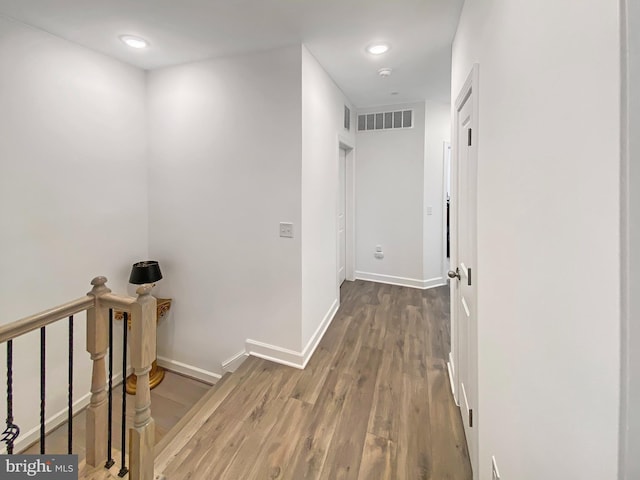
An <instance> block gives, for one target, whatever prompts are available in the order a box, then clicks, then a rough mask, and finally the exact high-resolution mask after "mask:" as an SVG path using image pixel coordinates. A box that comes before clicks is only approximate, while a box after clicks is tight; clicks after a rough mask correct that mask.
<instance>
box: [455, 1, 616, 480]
mask: <svg viewBox="0 0 640 480" xmlns="http://www.w3.org/2000/svg"><path fill="white" fill-rule="evenodd" d="M619 48H620V44H619V28H618V5H617V2H611V1H609V0H594V1H591V2H556V1H551V0H540V1H536V2H531V1H529V0H492V1H490V0H485V1H467V2H466V3H465V6H464V9H463V12H462V16H461V19H460V25H459V27H458V32H457V35H456V38H455V41H454V45H453V63H452V68H453V73H452V98H453V99H455V97H456V95H457V94H458V92H459V91H460V88H461V86H462V84H463V82H464V81H465V79H466V77H467V75H468V74H469V72H470V71H471V68H472V65H473V63H474V62H479V64H480V89H479V95H480V97H479V102H480V111H479V132H478V135H479V138H478V155H479V157H478V168H479V171H478V265H477V271H478V275H477V279H478V323H479V325H478V329H479V342H478V346H479V359H478V369H479V388H480V392H479V407H478V428H479V429H480V430H479V436H480V449H479V462H480V464H479V473H480V476H479V478H480V479H482V480H488V479H489V478H490V463H491V456H492V455H495V456H496V459H497V462H498V466H499V468H500V473H501V474H502V477H503V478H505V479H515V478H517V479H520V480H538V479H542V478H554V479H556V478H557V479H560V478H576V479H578V478H579V479H581V480H591V479H593V480H595V479H604V478H607V479H613V478H616V475H617V454H618V411H619V408H618V403H619V386H620V385H619V384H620V382H619V368H620V359H619V355H620V345H619V330H620V307H619V298H620V282H619V272H620V267H619V254H620V248H619V243H620V237H619V231H620V230H619V227H620V225H619V220H618V217H619V195H620V187H619V174H620V168H619V159H620V146H619V131H620V129H619V125H620V108H619V83H620V73H619V72H620V68H619V57H620V54H619Z"/></svg>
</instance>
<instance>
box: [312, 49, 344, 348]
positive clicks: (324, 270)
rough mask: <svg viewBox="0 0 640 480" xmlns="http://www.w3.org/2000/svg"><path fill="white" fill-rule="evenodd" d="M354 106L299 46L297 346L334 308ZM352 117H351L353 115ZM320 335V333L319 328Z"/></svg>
mask: <svg viewBox="0 0 640 480" xmlns="http://www.w3.org/2000/svg"><path fill="white" fill-rule="evenodd" d="M345 105H347V106H348V107H349V108H350V109H351V111H352V112H353V108H352V106H351V104H350V102H349V101H348V99H347V98H346V97H345V96H344V94H343V93H342V92H341V91H340V89H339V88H338V87H337V86H336V84H335V83H334V82H333V80H332V79H331V77H329V75H327V73H326V72H325V71H324V69H323V68H322V66H321V65H320V64H319V63H318V61H317V60H316V59H315V58H314V57H313V55H311V53H310V52H309V51H308V50H307V49H306V47H304V46H302V347H303V349H304V348H306V347H307V345H308V343H309V341H314V340H317V338H316V337H315V336H314V333H316V332H317V329H318V328H319V327H321V326H324V325H323V320H327V321H328V320H329V319H330V316H331V314H332V312H334V310H335V308H337V302H338V295H339V292H338V283H337V274H336V272H337V257H338V253H337V247H338V244H337V237H338V233H337V223H336V222H337V208H338V207H337V198H338V153H339V150H338V148H339V135H340V136H341V138H342V139H343V140H344V141H346V142H348V143H349V144H350V145H351V146H354V144H355V138H354V137H355V135H354V133H353V132H354V130H355V122H354V121H353V120H352V122H351V131H347V130H345V129H344V106H345ZM354 118H355V117H354ZM318 333H321V332H318Z"/></svg>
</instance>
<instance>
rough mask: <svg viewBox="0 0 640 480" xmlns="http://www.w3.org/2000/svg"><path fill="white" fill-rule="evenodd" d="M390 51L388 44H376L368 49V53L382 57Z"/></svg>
mask: <svg viewBox="0 0 640 480" xmlns="http://www.w3.org/2000/svg"><path fill="white" fill-rule="evenodd" d="M388 51H389V45H388V44H386V43H374V44H373V45H369V46H368V47H367V52H369V53H370V54H371V55H382V54H383V53H386V52H388Z"/></svg>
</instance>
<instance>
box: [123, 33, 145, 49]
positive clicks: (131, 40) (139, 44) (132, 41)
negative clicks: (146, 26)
mask: <svg viewBox="0 0 640 480" xmlns="http://www.w3.org/2000/svg"><path fill="white" fill-rule="evenodd" d="M120 40H122V41H123V42H124V43H125V44H126V45H128V46H130V47H131V48H147V47H148V46H149V42H147V41H146V40H145V39H144V38H140V37H134V36H133V35H120Z"/></svg>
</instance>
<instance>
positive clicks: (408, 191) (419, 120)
mask: <svg viewBox="0 0 640 480" xmlns="http://www.w3.org/2000/svg"><path fill="white" fill-rule="evenodd" d="M407 109H413V111H414V113H413V128H409V129H397V130H393V129H391V130H373V131H362V132H358V135H357V144H358V161H357V163H356V276H357V277H358V278H363V279H368V280H374V281H381V282H387V283H397V284H400V285H407V286H413V287H419V288H426V287H431V286H435V285H441V284H442V283H443V278H442V261H443V258H442V255H443V253H442V215H443V211H442V209H443V202H442V188H443V178H442V176H443V165H442V163H443V155H442V144H443V141H445V140H448V139H449V136H450V134H449V131H450V124H449V116H450V112H449V107H448V105H445V104H439V103H435V102H428V103H427V105H426V109H425V103H424V102H421V103H413V104H401V105H389V106H382V107H380V106H378V107H371V108H362V109H359V110H358V115H362V114H367V113H375V112H387V111H397V110H407ZM428 206H431V207H432V215H427V207H428ZM377 245H381V246H382V251H383V253H384V258H383V259H377V258H375V257H374V253H375V249H376V246H377Z"/></svg>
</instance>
